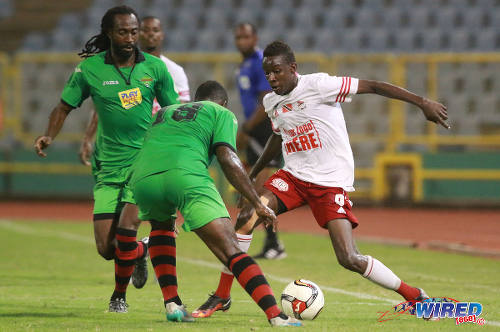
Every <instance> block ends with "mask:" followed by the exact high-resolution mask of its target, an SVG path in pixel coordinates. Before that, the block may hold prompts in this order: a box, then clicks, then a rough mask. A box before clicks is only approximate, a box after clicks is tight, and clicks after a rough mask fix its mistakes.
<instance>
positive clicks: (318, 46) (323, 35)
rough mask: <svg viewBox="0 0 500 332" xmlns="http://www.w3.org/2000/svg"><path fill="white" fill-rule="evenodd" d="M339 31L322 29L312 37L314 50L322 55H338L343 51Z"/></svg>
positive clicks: (340, 31) (340, 32)
mask: <svg viewBox="0 0 500 332" xmlns="http://www.w3.org/2000/svg"><path fill="white" fill-rule="evenodd" d="M342 32H343V30H340V29H337V30H336V29H331V28H323V29H321V30H319V31H318V32H317V33H316V34H315V35H314V40H313V42H314V49H315V50H318V51H321V52H324V53H327V54H329V53H339V52H342V50H343V45H342V41H343V40H342Z"/></svg>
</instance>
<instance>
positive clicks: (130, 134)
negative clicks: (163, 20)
mask: <svg viewBox="0 0 500 332" xmlns="http://www.w3.org/2000/svg"><path fill="white" fill-rule="evenodd" d="M138 37H139V19H138V15H137V13H136V12H135V11H134V10H133V9H132V8H130V7H128V6H118V7H114V8H111V9H109V10H108V11H107V12H106V14H105V15H104V16H103V18H102V21H101V33H100V34H98V35H96V36H94V37H92V38H91V39H90V40H89V41H88V42H87V43H86V44H85V48H84V49H83V50H82V52H80V53H79V55H80V56H81V57H82V58H85V60H83V61H82V62H81V63H80V64H79V65H78V66H77V67H76V68H75V71H74V72H73V73H72V75H71V77H70V78H69V80H68V82H67V83H66V86H65V87H64V90H63V92H62V96H61V100H60V102H59V103H58V104H57V106H56V107H55V108H54V109H53V110H52V113H51V114H50V118H49V123H48V126H47V130H46V132H45V134H44V135H43V136H40V137H38V138H37V139H36V141H35V150H36V153H37V154H38V155H39V156H41V157H45V156H46V153H45V152H44V151H43V150H44V149H46V148H47V147H48V146H49V145H50V144H51V143H52V141H53V140H54V138H55V137H56V136H57V134H58V133H59V131H60V130H61V128H62V126H63V124H64V121H65V119H66V117H67V116H68V114H69V113H70V112H71V111H72V110H73V109H75V108H78V107H79V106H80V105H81V104H82V103H83V101H84V100H85V99H87V98H88V97H91V98H92V100H93V102H94V105H95V108H96V111H97V114H98V117H99V125H98V128H97V138H96V148H95V151H94V155H93V158H92V159H93V160H92V162H93V163H92V174H93V176H94V179H95V186H94V218H93V219H94V223H93V224H94V236H95V241H96V246H97V251H98V252H99V254H100V255H101V256H102V257H103V258H104V259H106V260H111V259H114V261H115V290H114V292H113V295H112V296H111V300H110V303H109V311H110V312H127V304H126V301H125V293H126V289H127V285H128V283H129V280H130V278H131V275H132V273H134V286H136V287H137V288H141V287H143V286H144V284H145V282H146V280H147V265H146V256H147V243H146V241H140V242H137V241H136V240H135V238H136V234H137V229H138V228H139V225H140V220H139V219H138V218H137V214H138V209H137V206H136V205H135V201H134V198H133V195H132V193H131V191H130V189H129V187H128V184H127V178H128V173H129V169H130V166H131V165H132V163H133V161H134V160H135V158H136V156H137V153H138V152H139V150H140V148H141V146H142V143H143V140H144V135H145V133H146V130H147V129H148V128H149V127H150V126H151V122H152V115H151V108H152V106H153V100H154V99H155V97H156V98H157V100H158V102H159V104H160V105H161V106H168V105H171V104H176V103H178V95H177V93H176V92H175V90H174V84H173V81H172V77H171V76H170V74H169V72H168V70H167V68H166V66H165V64H164V63H163V62H162V61H161V60H160V59H159V58H157V57H155V56H152V55H149V54H146V53H143V52H141V51H140V50H139V49H138V48H137V41H138ZM120 218H121V219H124V220H126V221H127V222H125V223H124V224H126V225H128V227H127V228H120V227H117V224H118V221H119V219H120ZM115 238H116V240H115ZM134 269H135V271H134ZM172 286H173V288H175V289H177V285H172ZM175 293H176V292H175Z"/></svg>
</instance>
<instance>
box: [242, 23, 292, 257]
mask: <svg viewBox="0 0 500 332" xmlns="http://www.w3.org/2000/svg"><path fill="white" fill-rule="evenodd" d="M234 41H235V44H236V48H238V51H239V52H240V53H241V55H242V57H243V61H242V62H241V64H240V66H239V68H238V71H237V77H236V80H237V84H238V90H239V92H240V101H241V105H242V107H243V114H244V116H245V121H244V122H243V124H242V125H241V126H240V128H239V130H238V137H237V140H236V145H237V147H238V151H242V150H243V151H245V152H246V162H247V168H248V171H250V168H251V167H252V166H253V165H255V162H256V161H257V159H258V158H259V156H260V155H261V154H262V151H264V147H265V146H266V143H267V140H268V139H269V137H270V136H271V134H272V132H273V130H272V128H271V122H270V121H269V118H268V117H267V114H266V112H265V111H264V107H263V106H262V98H264V96H265V95H266V94H267V93H268V92H270V91H271V87H270V86H269V83H268V82H267V80H266V75H265V74H264V71H263V70H262V50H261V49H260V48H259V47H258V46H257V42H258V36H257V28H256V27H255V26H254V25H253V24H251V23H248V22H245V23H240V24H238V25H237V26H236V28H235V29H234ZM280 163H281V153H279V154H278V155H277V156H276V157H275V158H274V160H273V161H272V162H271V163H270V164H269V166H271V167H266V168H265V169H264V170H263V171H262V172H260V173H259V175H258V176H257V178H256V179H255V187H256V188H261V187H262V185H263V184H264V182H265V181H266V179H267V178H268V177H269V175H271V174H272V169H273V168H277V167H279V166H280ZM285 257H286V252H285V247H284V246H283V244H282V243H281V242H280V241H278V234H277V232H274V231H273V229H272V228H271V227H268V228H266V240H265V242H264V247H263V248H262V252H261V253H260V254H258V255H257V256H255V258H265V259H282V258H285Z"/></svg>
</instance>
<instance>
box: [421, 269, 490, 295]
mask: <svg viewBox="0 0 500 332" xmlns="http://www.w3.org/2000/svg"><path fill="white" fill-rule="evenodd" d="M412 274H413V276H415V277H419V278H422V279H427V280H430V281H438V282H451V283H461V282H460V281H458V280H456V279H453V278H440V277H435V276H431V275H427V274H422V273H418V272H412ZM466 287H468V288H478V289H486V290H488V291H489V292H495V293H500V288H495V287H493V286H489V285H478V284H467V285H466Z"/></svg>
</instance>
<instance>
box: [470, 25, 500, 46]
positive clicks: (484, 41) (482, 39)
mask: <svg viewBox="0 0 500 332" xmlns="http://www.w3.org/2000/svg"><path fill="white" fill-rule="evenodd" d="M499 18H500V17H499ZM499 37H500V34H499V32H498V29H488V30H484V31H481V32H480V33H478V35H477V36H476V38H477V39H476V40H477V49H478V50H480V51H488V52H490V51H497V52H498V51H499V50H500V45H499V43H498V38H499Z"/></svg>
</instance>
